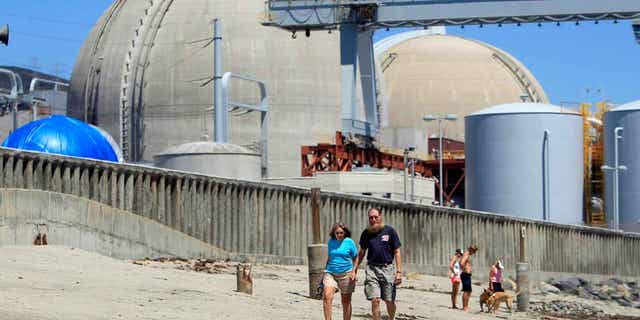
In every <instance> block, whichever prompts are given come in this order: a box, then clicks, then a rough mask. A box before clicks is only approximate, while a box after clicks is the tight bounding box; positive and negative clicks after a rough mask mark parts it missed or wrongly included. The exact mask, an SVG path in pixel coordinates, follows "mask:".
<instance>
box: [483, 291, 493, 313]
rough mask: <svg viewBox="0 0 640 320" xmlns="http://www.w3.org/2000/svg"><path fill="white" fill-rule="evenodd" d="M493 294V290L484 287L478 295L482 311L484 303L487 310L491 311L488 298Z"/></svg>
mask: <svg viewBox="0 0 640 320" xmlns="http://www.w3.org/2000/svg"><path fill="white" fill-rule="evenodd" d="M492 296H493V291H491V290H489V289H484V288H483V292H482V294H481V295H480V310H481V311H482V312H484V305H487V312H489V311H491V305H490V304H489V298H491V297H492Z"/></svg>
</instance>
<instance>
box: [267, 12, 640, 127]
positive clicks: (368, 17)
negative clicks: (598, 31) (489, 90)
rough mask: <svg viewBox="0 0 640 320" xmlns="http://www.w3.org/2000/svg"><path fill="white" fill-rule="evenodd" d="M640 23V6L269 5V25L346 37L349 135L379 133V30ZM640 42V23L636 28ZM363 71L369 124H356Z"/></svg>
mask: <svg viewBox="0 0 640 320" xmlns="http://www.w3.org/2000/svg"><path fill="white" fill-rule="evenodd" d="M639 17H640V0H615V1H604V0H267V1H266V14H265V20H264V21H263V24H264V25H267V26H273V27H278V28H282V29H285V30H289V31H291V32H292V33H293V35H294V36H295V34H296V32H304V33H305V34H306V35H307V36H310V35H311V32H312V31H319V30H339V31H340V61H341V73H342V123H343V124H342V127H343V129H342V130H343V132H345V133H349V134H353V135H359V136H362V137H365V138H370V139H373V138H374V137H375V135H376V133H377V130H378V125H379V124H378V115H377V107H376V77H375V62H374V53H373V40H372V36H373V32H374V31H375V30H376V29H378V28H392V27H430V26H447V25H459V26H460V25H483V24H486V25H488V24H523V23H546V22H553V23H560V22H565V21H583V20H584V21H600V20H627V19H637V18H639ZM633 26H634V31H635V32H636V37H637V38H640V22H636V23H634V24H633ZM358 65H359V67H360V68H359V69H360V80H361V86H362V101H363V103H364V108H365V119H366V121H364V122H361V121H358V120H356V119H357V118H358V117H357V108H356V79H357V74H356V72H357V70H358Z"/></svg>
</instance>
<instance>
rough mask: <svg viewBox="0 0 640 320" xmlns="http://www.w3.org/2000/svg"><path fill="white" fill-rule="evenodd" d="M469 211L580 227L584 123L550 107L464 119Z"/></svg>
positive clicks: (506, 109) (498, 109)
mask: <svg viewBox="0 0 640 320" xmlns="http://www.w3.org/2000/svg"><path fill="white" fill-rule="evenodd" d="M465 132H466V139H467V140H466V145H465V156H466V177H465V179H466V180H465V194H466V207H467V208H468V209H472V210H478V211H486V212H493V213H499V214H505V215H511V216H516V217H522V218H530V219H536V220H545V219H546V220H550V221H553V222H558V223H565V224H582V221H583V219H582V208H583V202H582V194H583V161H584V160H583V153H584V151H583V144H582V143H583V142H582V141H583V138H582V137H583V120H582V117H581V116H580V115H579V114H577V113H575V112H567V111H566V110H563V109H562V108H560V107H557V106H552V105H547V104H533V103H515V104H505V105H499V106H495V107H492V108H489V109H485V110H483V111H480V112H476V113H473V114H471V115H469V116H467V117H465Z"/></svg>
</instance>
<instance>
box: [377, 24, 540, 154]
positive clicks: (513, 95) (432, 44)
mask: <svg viewBox="0 0 640 320" xmlns="http://www.w3.org/2000/svg"><path fill="white" fill-rule="evenodd" d="M376 48H377V50H376V57H377V61H378V65H379V68H380V71H382V72H381V74H380V76H381V77H382V79H383V83H382V88H381V100H382V101H381V102H382V105H383V107H382V110H381V121H382V123H383V126H386V127H391V128H419V129H427V128H432V129H433V126H432V125H429V124H427V123H425V122H424V121H423V120H422V117H423V116H424V115H425V114H433V113H455V114H457V115H458V118H459V119H462V118H463V117H464V116H466V115H468V114H471V113H473V112H475V111H478V110H481V109H483V108H487V107H490V106H495V105H499V104H504V103H515V102H522V101H523V99H525V100H526V101H528V102H538V103H547V102H548V100H547V96H546V94H545V92H544V90H543V89H542V86H541V85H540V84H539V83H538V81H537V80H536V78H535V77H534V76H533V74H532V73H531V72H530V71H529V70H528V69H527V68H526V67H525V66H524V65H523V64H522V63H521V62H520V61H518V60H517V59H515V58H514V57H512V56H511V55H509V54H508V53H506V52H504V51H502V50H500V49H498V48H496V47H493V46H491V45H489V44H486V43H483V42H480V41H474V40H470V39H465V38H462V37H458V36H450V35H439V34H429V33H428V32H425V31H422V30H421V31H413V32H408V33H402V34H398V35H395V36H392V37H389V38H387V39H385V40H383V41H380V42H379V43H378V44H377V45H376ZM422 132H424V130H422ZM430 132H431V133H434V134H437V132H436V131H435V130H430ZM445 133H446V135H447V137H448V138H451V139H456V140H464V121H461V120H458V121H456V122H453V123H451V122H449V123H447V125H446V130H445ZM398 147H402V146H398Z"/></svg>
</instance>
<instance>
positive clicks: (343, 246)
mask: <svg viewBox="0 0 640 320" xmlns="http://www.w3.org/2000/svg"><path fill="white" fill-rule="evenodd" d="M329 236H330V237H331V239H329V243H328V245H327V247H328V249H329V257H328V259H327V267H326V269H325V274H324V278H323V280H322V284H323V286H324V291H323V309H324V319H325V320H331V305H332V304H333V295H334V294H335V293H336V292H337V291H338V290H339V291H340V293H341V295H342V315H343V319H345V320H350V319H351V294H352V293H353V290H354V289H355V285H356V282H355V280H351V277H350V274H351V270H352V269H353V262H354V260H355V258H356V256H357V255H358V248H356V244H355V242H354V241H353V240H352V239H351V231H349V229H348V228H347V227H346V226H345V225H344V224H342V223H336V224H334V225H333V227H332V228H331V232H330V233H329Z"/></svg>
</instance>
